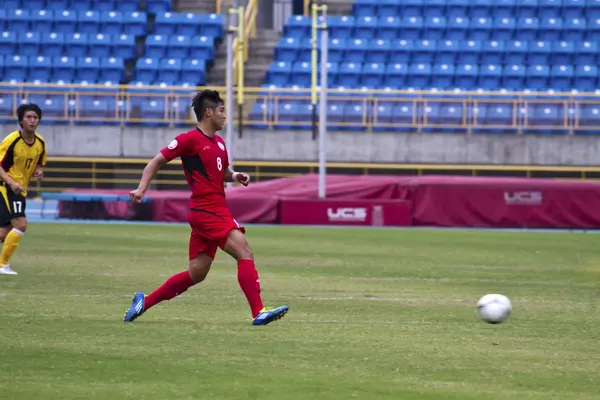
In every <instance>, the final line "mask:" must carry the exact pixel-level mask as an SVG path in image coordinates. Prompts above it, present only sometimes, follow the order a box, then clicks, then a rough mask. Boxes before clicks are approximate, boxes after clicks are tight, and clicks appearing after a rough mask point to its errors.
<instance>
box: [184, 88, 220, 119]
mask: <svg viewBox="0 0 600 400" xmlns="http://www.w3.org/2000/svg"><path fill="white" fill-rule="evenodd" d="M221 104H223V99H222V98H221V96H219V92H217V91H216V90H208V89H206V90H203V91H201V92H199V93H197V94H196V96H194V99H193V100H192V108H193V109H194V112H195V113H196V118H197V119H198V121H200V120H202V118H204V111H206V110H207V109H209V108H210V109H213V110H214V109H215V108H216V107H217V106H219V105H221Z"/></svg>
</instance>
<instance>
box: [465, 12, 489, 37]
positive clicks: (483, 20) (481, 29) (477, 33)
mask: <svg viewBox="0 0 600 400" xmlns="http://www.w3.org/2000/svg"><path fill="white" fill-rule="evenodd" d="M469 28H470V35H469V36H470V37H471V39H474V40H479V41H485V40H490V37H491V34H492V30H493V24H492V18H490V17H487V16H481V17H478V18H472V19H471V26H470V27H469Z"/></svg>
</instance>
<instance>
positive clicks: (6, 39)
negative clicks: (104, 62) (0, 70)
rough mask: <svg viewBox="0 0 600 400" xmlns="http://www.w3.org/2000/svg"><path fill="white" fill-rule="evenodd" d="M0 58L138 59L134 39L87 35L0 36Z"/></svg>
mask: <svg viewBox="0 0 600 400" xmlns="http://www.w3.org/2000/svg"><path fill="white" fill-rule="evenodd" d="M0 54H17V55H20V56H46V57H60V56H66V57H86V56H90V57H117V58H124V59H132V58H135V57H136V55H137V50H136V44H135V37H134V36H133V35H126V34H121V35H107V34H103V33H99V34H94V35H87V34H80V33H72V34H63V33H54V32H52V33H44V34H41V33H38V32H22V33H19V34H18V35H17V34H15V33H14V32H2V33H0Z"/></svg>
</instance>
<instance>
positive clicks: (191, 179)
mask: <svg viewBox="0 0 600 400" xmlns="http://www.w3.org/2000/svg"><path fill="white" fill-rule="evenodd" d="M160 152H161V154H162V155H163V156H164V157H165V158H166V159H167V161H171V160H173V159H174V158H177V157H179V158H181V163H182V165H183V171H184V172H185V177H186V179H187V182H188V186H189V188H190V190H191V191H192V197H191V204H190V206H191V208H198V209H203V210H207V211H212V212H218V211H220V210H223V209H224V208H225V209H226V208H227V203H226V201H225V187H224V183H225V171H226V170H227V168H229V157H228V156H227V148H226V147H225V141H224V140H223V138H222V137H220V136H219V135H216V134H215V135H214V136H213V137H209V136H207V135H205V134H204V133H203V132H202V131H201V130H200V129H199V128H195V129H193V130H191V131H189V132H186V133H182V134H180V135H178V136H177V137H176V138H175V139H173V141H172V142H171V143H169V145H168V146H167V147H165V148H164V149H162V150H161V151H160Z"/></svg>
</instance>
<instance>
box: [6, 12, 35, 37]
mask: <svg viewBox="0 0 600 400" xmlns="http://www.w3.org/2000/svg"><path fill="white" fill-rule="evenodd" d="M29 19H30V17H29V11H27V10H21V9H8V10H7V13H6V21H7V22H8V24H7V25H8V29H9V30H10V31H12V32H27V31H29Z"/></svg>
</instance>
